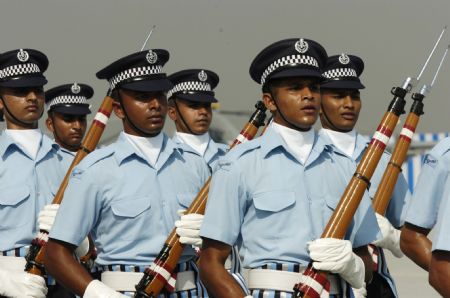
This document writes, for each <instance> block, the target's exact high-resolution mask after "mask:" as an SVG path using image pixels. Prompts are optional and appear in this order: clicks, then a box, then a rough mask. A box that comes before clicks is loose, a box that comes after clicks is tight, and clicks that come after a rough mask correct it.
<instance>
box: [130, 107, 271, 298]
mask: <svg viewBox="0 0 450 298" xmlns="http://www.w3.org/2000/svg"><path fill="white" fill-rule="evenodd" d="M255 107H256V111H255V112H254V113H253V115H252V116H251V117H250V120H249V122H248V123H247V124H246V125H245V127H244V128H243V129H242V131H241V132H240V134H239V135H238V136H237V138H236V139H235V140H234V141H233V143H232V144H231V146H230V149H231V148H233V147H234V146H236V145H238V144H240V143H242V142H244V141H247V140H251V139H253V138H254V137H255V135H256V133H257V132H258V128H259V127H260V126H262V125H264V119H265V117H266V114H265V112H266V107H265V106H264V104H263V103H262V102H261V101H258V102H257V103H256V105H255ZM210 183H211V177H209V178H208V180H207V181H206V183H205V184H204V185H203V187H202V188H201V190H200V192H199V193H198V194H197V196H196V197H195V199H194V200H193V201H192V203H191V205H190V206H189V208H188V209H187V210H186V214H189V213H197V214H204V213H205V208H206V201H207V200H208V192H209V186H210ZM183 249H184V245H183V244H181V243H180V239H179V236H178V234H177V233H176V230H175V229H173V230H172V232H171V233H170V235H169V237H168V238H167V240H166V241H165V243H164V246H163V248H162V250H161V251H160V252H159V254H158V256H157V257H156V259H155V260H154V261H153V264H154V265H155V267H149V268H147V269H146V270H145V272H144V276H143V277H142V279H141V280H140V281H139V284H137V285H136V294H135V296H134V297H138V298H144V297H145V298H150V297H157V296H158V294H159V293H160V292H161V290H162V289H163V288H164V286H165V285H166V283H167V281H166V279H165V278H164V277H163V276H161V274H160V273H159V272H158V268H163V269H164V270H165V271H166V272H168V273H170V274H172V272H173V270H174V269H175V267H176V265H177V264H178V261H179V259H180V257H181V254H182V253H183Z"/></svg>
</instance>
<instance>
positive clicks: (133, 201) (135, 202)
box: [111, 196, 150, 217]
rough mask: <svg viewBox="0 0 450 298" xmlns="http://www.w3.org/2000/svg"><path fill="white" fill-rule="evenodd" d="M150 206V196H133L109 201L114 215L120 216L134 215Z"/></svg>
mask: <svg viewBox="0 0 450 298" xmlns="http://www.w3.org/2000/svg"><path fill="white" fill-rule="evenodd" d="M149 208H150V197H148V196H144V197H134V198H126V199H118V200H116V201H114V202H112V203H111V209H112V212H113V213H114V215H117V216H122V217H136V216H138V215H139V214H141V213H142V212H144V211H145V210H147V209H149Z"/></svg>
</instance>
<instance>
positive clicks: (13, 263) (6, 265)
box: [0, 256, 27, 272]
mask: <svg viewBox="0 0 450 298" xmlns="http://www.w3.org/2000/svg"><path fill="white" fill-rule="evenodd" d="M26 264H27V261H26V260H25V258H22V257H12V256H11V257H9V256H0V268H2V269H5V270H7V271H16V272H17V271H22V272H23V271H24V270H25V265H26Z"/></svg>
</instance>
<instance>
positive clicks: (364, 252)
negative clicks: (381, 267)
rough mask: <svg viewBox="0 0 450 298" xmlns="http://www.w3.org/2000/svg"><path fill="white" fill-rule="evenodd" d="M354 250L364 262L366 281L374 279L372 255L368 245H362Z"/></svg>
mask: <svg viewBox="0 0 450 298" xmlns="http://www.w3.org/2000/svg"><path fill="white" fill-rule="evenodd" d="M353 252H354V253H355V254H357V255H358V256H359V257H360V258H361V259H362V260H363V262H364V270H365V273H364V281H365V282H366V283H367V282H369V281H371V280H372V274H373V270H372V268H373V261H372V256H371V255H370V253H369V250H368V249H367V246H361V247H357V248H354V249H353Z"/></svg>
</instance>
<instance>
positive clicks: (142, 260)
mask: <svg viewBox="0 0 450 298" xmlns="http://www.w3.org/2000/svg"><path fill="white" fill-rule="evenodd" d="M168 60H169V53H168V51H166V50H163V49H153V50H148V51H142V52H138V53H134V54H131V55H128V56H126V57H123V58H121V59H118V60H117V61H115V62H113V63H111V64H110V65H108V66H106V67H105V68H104V69H102V70H100V71H99V72H98V73H97V77H98V78H99V79H105V80H107V81H108V82H109V85H110V93H109V95H110V97H111V98H112V99H113V103H112V108H113V111H114V114H115V115H116V116H117V117H118V118H119V119H121V120H122V124H123V131H122V132H121V133H120V135H119V137H118V139H117V141H115V142H114V143H113V144H111V145H109V146H106V147H104V148H101V149H97V150H95V151H93V152H92V153H90V154H89V155H87V156H86V157H85V158H84V159H83V160H82V161H81V162H80V163H79V164H78V165H76V167H75V168H74V169H73V171H71V174H70V180H69V183H68V185H67V188H66V189H65V191H64V199H63V201H62V203H61V204H52V199H53V197H54V196H55V194H56V192H57V191H58V189H59V187H60V184H61V181H62V179H63V177H64V175H65V172H66V171H67V170H68V169H69V165H70V164H71V162H72V159H73V156H74V155H75V152H76V151H77V150H82V149H80V147H81V146H82V144H81V139H82V137H83V135H84V133H85V130H86V114H88V113H90V110H89V104H88V102H87V99H89V98H90V97H92V95H93V90H92V88H91V87H89V86H88V85H86V84H77V83H75V84H67V85H62V86H57V87H55V88H52V89H50V90H48V91H47V92H44V89H43V86H44V85H45V84H46V83H47V80H46V78H45V76H44V74H43V73H44V72H45V70H46V69H47V66H48V60H47V57H46V56H45V55H44V54H43V53H41V52H39V51H37V50H32V49H20V50H14V51H9V52H6V53H3V54H1V55H0V109H1V111H2V114H3V116H4V121H5V122H6V130H4V131H2V133H1V135H0V157H1V158H0V251H1V252H2V254H1V255H0V295H3V296H6V297H46V296H47V297H74V295H78V296H80V297H87V298H93V297H99V298H100V297H127V296H133V295H136V297H138V294H139V295H142V296H139V297H145V295H143V294H142V293H138V294H136V293H135V285H136V284H138V283H139V281H140V280H141V278H142V276H143V273H142V272H144V271H145V270H146V268H147V270H148V267H149V266H150V268H151V270H150V271H153V273H155V274H154V277H155V278H159V279H162V280H163V282H164V283H166V288H165V289H163V290H162V291H161V292H160V293H157V294H152V295H148V296H147V297H154V296H155V297H156V296H157V297H208V296H211V297H301V295H299V294H298V292H294V290H293V288H294V286H295V285H296V284H298V283H307V282H310V283H311V284H312V287H313V288H314V289H315V292H316V294H317V297H319V296H320V297H326V296H328V295H329V296H331V297H366V296H367V297H397V296H398V294H397V291H396V288H395V283H394V280H393V278H392V276H390V274H389V271H388V267H387V264H386V259H385V253H386V251H387V250H389V251H390V252H391V253H392V254H394V255H395V256H396V257H402V256H403V252H402V250H403V251H404V252H405V253H406V254H407V255H408V256H410V257H411V258H413V260H414V261H416V262H417V263H418V264H420V265H421V266H422V267H423V268H424V269H426V270H429V272H430V281H431V283H432V285H433V286H434V287H435V288H436V289H437V290H438V291H439V292H440V293H441V294H442V295H444V296H450V284H449V283H448V282H446V281H448V279H449V276H450V262H449V260H450V257H449V256H450V253H449V250H450V238H449V237H450V236H449V235H450V232H449V231H448V229H449V227H450V225H449V224H448V222H447V221H448V217H446V216H445V214H450V210H449V208H450V205H449V204H450V201H449V198H448V195H449V186H450V183H449V182H448V181H447V177H448V169H449V167H448V154H447V152H448V150H449V148H450V140H448V139H446V140H444V141H442V142H441V143H440V144H439V145H437V146H436V148H434V149H433V150H432V151H431V153H430V154H429V155H428V156H427V158H426V159H425V164H424V169H423V174H422V175H421V178H420V179H419V182H418V185H417V187H416V188H417V190H416V191H415V193H414V195H413V196H412V197H411V195H410V193H409V190H408V186H407V183H406V181H405V179H404V177H403V176H402V175H400V177H399V179H398V181H397V183H396V186H395V189H394V191H393V194H392V198H391V201H390V204H389V207H388V209H387V212H386V214H385V215H384V216H383V215H380V214H377V213H375V212H374V211H373V209H372V201H371V198H373V196H374V194H375V192H376V190H377V188H378V187H379V182H380V180H381V177H382V175H383V171H384V169H385V167H386V165H387V164H388V161H389V158H390V156H389V154H388V153H385V154H384V155H383V156H382V159H381V162H380V164H379V165H378V168H377V170H376V171H375V174H374V176H373V178H372V181H371V184H370V188H369V189H367V191H366V192H365V193H364V196H363V198H362V200H361V203H360V204H359V207H358V209H357V211H356V213H355V215H354V217H353V219H352V221H351V225H350V227H349V228H348V230H347V232H346V234H345V239H334V238H321V237H320V236H321V233H322V232H323V230H324V227H325V225H326V224H327V222H328V220H329V218H330V217H331V215H332V214H333V211H334V209H335V208H336V206H337V205H338V203H339V199H340V198H341V195H342V193H343V192H344V189H345V187H346V185H347V183H348V181H349V180H350V178H351V177H352V175H353V173H354V172H355V169H356V167H357V165H358V163H359V161H360V160H361V157H362V155H363V153H364V151H365V150H366V148H367V146H368V144H369V142H370V140H369V139H367V138H366V137H364V136H362V135H361V134H359V133H357V132H356V130H355V124H356V122H357V120H358V115H359V112H360V109H361V104H362V100H361V97H360V90H361V89H364V85H363V84H362V83H361V81H360V79H359V77H360V75H361V73H362V72H363V69H364V63H363V61H362V59H361V58H359V57H357V56H354V55H347V54H341V55H334V56H328V55H327V53H326V51H325V49H324V48H323V47H322V46H321V45H320V44H319V43H317V42H315V41H313V40H309V39H303V38H293V39H286V40H281V41H278V42H275V43H273V44H271V45H269V46H268V47H266V48H265V49H263V50H262V51H261V52H260V53H259V54H258V55H257V56H256V58H255V59H254V60H253V62H252V64H251V66H250V75H251V77H252V79H253V80H254V81H256V82H257V83H258V84H260V85H261V88H262V101H263V103H264V109H267V110H269V112H270V114H271V115H272V116H273V120H272V121H271V122H270V124H267V125H266V128H265V130H264V134H262V135H261V136H259V137H257V138H255V140H252V141H249V142H245V143H243V144H240V145H238V146H236V147H235V148H233V149H231V150H230V151H229V152H228V153H227V150H226V146H225V145H224V144H218V143H215V142H214V141H213V140H212V139H211V137H210V135H209V133H208V129H209V126H210V124H211V120H212V112H211V104H212V103H214V102H217V99H216V96H215V93H214V91H213V90H214V88H215V87H216V86H217V84H218V82H219V78H218V76H217V75H216V74H215V73H214V72H212V71H210V70H206V69H188V70H182V71H179V72H177V73H174V74H172V75H170V76H167V75H166V74H165V73H164V71H163V66H164V64H165V63H166V62H167V61H168ZM44 98H45V99H44ZM44 100H45V106H46V109H47V114H48V120H47V125H48V127H49V129H50V130H51V131H52V132H53V135H54V141H52V140H50V139H49V138H48V137H47V136H45V135H44V134H42V132H41V131H40V130H39V128H38V120H39V119H40V118H41V116H42V115H43V111H44ZM249 104H251V103H250V102H249ZM167 114H168V115H169V117H170V118H171V119H172V120H173V121H174V122H175V126H176V133H175V135H174V136H173V137H172V138H169V137H168V136H167V135H166V134H165V133H163V132H162V129H163V126H164V122H165V117H166V115H167ZM108 117H109V113H108V112H105V111H103V112H101V111H100V110H99V113H97V115H96V116H95V118H94V122H93V125H94V124H95V123H96V124H97V125H100V126H103V127H104V126H105V125H106V122H107V119H108ZM318 118H320V122H321V124H322V128H321V129H320V130H319V131H315V130H314V129H313V128H312V127H313V125H314V124H315V123H316V121H317V120H318ZM246 138H248V136H247V135H246V134H245V133H243V134H241V135H239V136H238V138H237V140H238V141H239V142H243V141H244V140H245V139H246ZM211 175H212V180H211V184H210V189H209V194H208V203H207V207H206V212H205V214H204V215H202V214H200V213H188V214H186V212H184V211H186V209H187V208H189V206H190V204H191V202H192V200H193V199H194V198H195V197H196V195H197V193H199V191H200V190H201V188H202V186H203V185H204V184H205V183H206V182H207V181H208V178H209V176H211ZM441 198H442V200H441ZM402 226H403V234H402V236H400V230H399V229H400V228H401V227H402ZM433 226H436V227H437V228H438V230H437V232H436V235H435V239H434V241H433V243H432V244H431V241H430V240H429V239H428V238H427V237H426V235H427V234H428V232H429V230H430V229H431V228H432V227H433ZM174 228H175V229H176V230H175V231H176V235H177V237H179V242H180V243H181V244H182V245H183V247H184V250H183V251H182V254H181V257H180V258H179V260H178V262H177V264H176V266H175V267H174V268H163V267H158V266H156V265H155V264H154V263H152V262H154V261H155V258H161V255H159V252H160V251H161V249H163V247H164V243H165V240H166V238H167V237H168V235H169V234H170V232H171V231H172V229H174ZM39 231H41V232H39ZM42 232H45V233H44V234H45V235H47V234H46V233H49V234H48V236H47V237H41V238H35V237H36V235H39V234H42ZM36 239H38V240H36ZM32 242H34V244H36V242H39V243H40V245H42V246H45V257H44V260H45V262H44V265H45V270H43V271H44V272H45V274H43V276H40V275H36V274H32V273H30V272H27V271H24V268H29V265H30V264H29V263H30V262H31V263H32V264H31V265H36V264H35V263H33V259H32V258H31V257H30V256H29V254H30V252H28V255H27V251H28V250H29V247H30V244H31V243H32ZM400 246H401V247H402V249H400ZM93 247H95V250H94V249H93ZM166 248H167V247H166ZM86 255H88V256H89V257H91V258H92V259H94V258H95V259H94V260H93V261H92V260H88V261H85V262H80V260H83V258H84V257H85V256H86ZM84 260H85V259H84ZM27 261H28V264H27ZM91 261H92V262H91ZM311 263H312V266H313V268H314V269H316V270H320V271H326V272H328V275H327V278H326V280H327V281H326V282H321V281H320V280H313V281H311V280H309V281H308V280H305V279H306V278H305V275H304V274H303V272H304V271H305V269H306V268H307V266H308V264H311ZM83 265H84V266H83ZM41 269H44V268H41ZM165 270H167V271H173V272H169V273H167V272H166V271H165ZM28 271H29V270H28ZM166 273H167V274H166Z"/></svg>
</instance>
